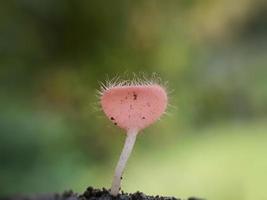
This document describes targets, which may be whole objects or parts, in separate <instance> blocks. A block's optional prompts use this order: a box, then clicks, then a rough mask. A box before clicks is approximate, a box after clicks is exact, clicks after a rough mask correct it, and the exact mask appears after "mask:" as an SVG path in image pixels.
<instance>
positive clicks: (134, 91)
mask: <svg viewBox="0 0 267 200" xmlns="http://www.w3.org/2000/svg"><path fill="white" fill-rule="evenodd" d="M100 101H101V106H102V109H103V111H104V113H105V114H106V116H107V117H108V118H109V119H110V120H111V121H112V122H113V124H115V125H116V126H118V127H120V128H122V129H124V130H125V131H126V134H127V137H126V140H125V144H124V147H123V150H122V153H121V155H120V158H119V161H118V164H117V166H116V169H115V175H114V178H113V182H112V186H111V194H112V195H113V196H116V195H117V194H118V193H119V190H120V185H121V178H122V174H123V171H124V168H125V165H126V163H127V160H128V158H129V156H130V154H131V152H132V149H133V146H134V143H135V140H136V136H137V134H138V132H139V131H140V130H142V129H144V128H146V127H148V126H149V125H151V124H153V123H154V122H155V121H157V120H158V119H159V118H160V116H161V115H162V114H163V113H164V111H165V109H166V107H167V104H168V97H167V93H166V91H165V89H164V88H163V87H162V86H160V85H159V84H157V83H144V84H142V83H133V82H130V83H128V82H127V81H126V82H123V83H120V84H110V85H109V86H104V87H103V88H102V92H101V97H100Z"/></svg>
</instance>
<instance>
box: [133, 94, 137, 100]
mask: <svg viewBox="0 0 267 200" xmlns="http://www.w3.org/2000/svg"><path fill="white" fill-rule="evenodd" d="M133 97H134V100H136V99H137V94H136V93H135V92H134V93H133Z"/></svg>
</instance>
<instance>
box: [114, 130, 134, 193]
mask: <svg viewBox="0 0 267 200" xmlns="http://www.w3.org/2000/svg"><path fill="white" fill-rule="evenodd" d="M137 133H138V131H137V130H129V131H128V132H127V137H126V140H125V143H124V147H123V150H122V152H121V155H120V159H119V162H118V164H117V166H116V169H115V175H114V177H113V182H112V186H111V192H110V193H111V195H113V196H116V195H117V194H118V193H119V191H120V187H121V178H122V174H123V171H124V168H125V165H126V163H127V160H128V158H129V157H130V155H131V152H132V150H133V146H134V143H135V139H136V135H137Z"/></svg>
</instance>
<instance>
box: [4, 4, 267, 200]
mask: <svg viewBox="0 0 267 200" xmlns="http://www.w3.org/2000/svg"><path fill="white" fill-rule="evenodd" d="M266 19H267V4H266V2H265V1H263V0H254V1H249V0H238V1H236V2H232V1H223V0H218V1H210V0H204V1H192V0H181V1H152V0H148V1H135V2H133V1H127V0H126V1H122V0H117V1H110V2H108V1H103V0H99V1H73V0H64V1H63V0H58V1H52V0H46V1H40V0H10V1H2V2H1V3H0V109H1V115H0V141H1V145H0V194H1V195H7V194H13V193H33V192H51V191H60V190H64V189H68V188H73V189H76V190H77V191H82V190H83V189H84V188H85V187H86V186H88V185H97V186H99V187H102V186H106V187H109V182H110V179H111V177H112V172H113V168H114V165H115V162H116V161H117V156H118V154H119V151H120V148H121V145H122V142H123V139H124V135H123V134H117V132H122V131H119V130H117V129H116V128H114V127H113V126H112V124H111V123H109V122H108V120H106V119H105V117H104V116H103V114H102V113H101V111H100V110H99V107H98V104H97V101H98V99H97V97H96V90H97V89H98V88H99V81H101V82H103V81H105V80H106V79H107V76H109V77H113V76H116V75H123V74H125V73H126V74H128V76H131V74H132V73H133V72H134V73H139V72H141V73H145V74H147V76H150V74H152V73H153V72H156V73H157V74H159V76H160V77H162V79H163V81H168V82H169V84H168V87H169V90H170V107H169V111H168V113H169V114H170V116H166V117H164V118H163V120H161V121H160V122H159V123H157V124H156V125H154V126H152V127H151V128H149V129H148V130H145V131H144V132H146V134H144V135H143V134H142V135H141V136H140V139H139V140H138V144H137V147H136V153H135V156H136V157H137V158H136V159H135V158H133V160H135V163H133V161H132V162H131V161H130V163H129V168H130V171H131V173H130V172H126V176H127V177H129V178H125V180H124V183H123V184H124V186H123V187H124V188H128V189H129V190H133V191H134V190H136V189H139V190H142V191H144V192H152V193H154V194H156V193H157V192H161V193H164V194H166V195H168V194H173V195H177V196H179V194H182V195H199V196H203V197H210V199H228V200H229V199H252V196H253V192H255V193H257V194H258V197H259V198H266V196H262V195H264V193H261V192H262V191H263V190H264V189H263V187H262V185H264V183H263V182H262V181H260V179H261V178H262V177H261V176H260V174H259V173H257V174H256V175H255V173H256V172H257V170H258V166H257V165H256V164H254V165H251V167H248V170H246V169H243V166H244V165H246V166H248V165H250V164H251V163H254V156H253V155H254V154H255V156H256V157H255V162H256V163H257V164H258V165H259V166H261V167H260V169H263V168H262V166H266V163H267V162H266V160H265V161H264V159H263V157H264V155H265V154H266V153H267V149H266V148H264V146H263V145H265V143H264V141H266V132H267V131H266V130H267V126H266V125H265V123H266V117H267V79H266V77H267V67H266V66H267V57H266V55H267V20H266ZM246 123H248V124H250V125H249V126H248V125H247V124H246ZM222 124H223V125H222ZM228 124H231V125H228ZM235 124H238V127H239V128H238V129H236V130H235V131H233V133H234V134H237V136H236V138H233V136H232V135H231V134H229V133H228V132H229V130H230V132H231V129H232V127H233V126H235ZM240 124H241V125H240ZM262 124H263V125H262ZM209 127H212V128H210V129H211V130H212V134H211V133H209V132H210V131H207V132H208V134H206V131H205V130H206V129H207V130H209ZM200 129H201V130H202V129H203V130H204V131H199V130H200ZM254 130H260V132H261V133H262V134H261V136H259V137H256V136H254ZM243 134H246V135H244V137H243ZM186 135H188V136H186ZM218 138H222V141H221V139H218ZM192 140H194V142H193V144H192V145H191V141H192ZM214 140H216V141H215V142H214ZM250 140H253V142H254V143H253V144H252V145H254V146H253V147H251V146H250ZM228 141H229V143H228ZM257 144H259V145H262V146H261V147H262V148H261V149H258V147H257ZM177 145H178V147H177ZM188 145H189V146H188ZM229 145H234V149H231V148H230V147H229ZM224 146H225V147H226V151H225V152H224V151H223V147H224ZM265 146H266V145H265ZM228 147H229V148H230V149H228ZM203 148H204V150H203V151H202V153H198V151H199V150H200V149H203ZM218 148H219V150H220V152H219V153H218V154H217V153H216V151H215V150H216V149H218ZM247 148H248V149H247ZM161 149H162V150H161ZM244 149H246V151H245V152H243V150H244ZM250 150H251V151H250ZM211 152H212V153H211ZM233 152H234V154H233V155H232V157H231V159H228V158H227V159H224V158H225V157H224V156H226V157H227V155H228V154H232V153H233ZM206 153H207V154H206ZM244 154H246V155H247V154H249V155H250V157H249V158H248V159H249V160H250V162H245V161H244V160H245V159H246V158H243V159H241V161H240V163H239V158H241V157H242V156H243V155H244ZM153 156H155V158H154V159H159V160H164V163H166V164H165V165H164V163H162V162H160V164H156V166H154V165H153V167H151V169H150V168H149V167H148V166H149V162H150V160H151V159H152V157H153ZM202 156H204V158H205V159H204V160H202V159H201V157H202ZM178 157H179V158H178ZM185 157H186V158H185ZM176 158H177V159H176ZM216 158H218V159H219V158H221V159H222V160H221V161H220V162H218V163H216V162H213V160H214V159H215V161H216ZM146 159H147V160H146ZM183 159H185V162H183ZM261 159H262V162H261ZM186 160H187V161H186ZM143 162H145V163H144V164H146V165H145V166H144V167H143ZM155 162H156V161H155ZM181 162H182V163H183V165H182V166H181V167H180V165H179V164H180V163H181ZM231 163H233V165H231ZM154 164H155V163H154ZM224 164H227V166H229V167H228V168H227V170H229V171H231V172H228V171H227V170H220V169H221V168H224V167H223V165H224ZM219 165H220V166H219ZM133 166H135V167H136V170H135V168H133ZM151 166H152V164H151ZM152 168H153V169H152ZM239 168H240V169H242V170H240V171H239ZM210 169H211V170H212V169H213V170H215V171H213V172H212V173H208V171H209V170H210ZM150 170H151V171H150ZM166 170H168V171H171V172H172V174H177V175H176V176H175V177H177V178H175V179H174V181H169V180H167V179H166V177H167V176H164V175H159V174H161V173H162V174H164V173H165V171H166ZM190 170H191V171H190ZM216 170H218V171H216ZM176 171H177V172H176ZM183 172H187V173H184V174H183ZM189 172H190V173H189ZM259 172H262V173H264V170H263V171H262V170H259ZM137 173H138V174H137ZM218 173H219V174H221V176H222V177H223V176H224V175H225V178H219V179H217V178H216V175H218ZM144 174H146V175H147V176H144V177H143V178H142V176H140V175H144ZM228 174H229V175H228ZM178 175H179V176H178ZM226 175H228V176H226ZM254 175H255V176H254ZM131 177H132V178H131ZM137 177H140V181H135V178H137ZM251 177H252V178H251ZM154 178H155V179H157V180H158V181H156V182H151V181H150V180H152V179H154ZM196 178H198V180H196ZM233 180H234V181H233ZM235 180H237V181H236V182H235ZM243 180H245V181H244V182H243ZM149 181H150V182H149ZM212 181H214V183H213V182H212ZM250 181H251V182H253V183H255V185H253V184H252V183H251V182H250ZM204 183H207V184H204ZM229 183H231V184H229ZM261 184H262V185H261ZM215 185H216V186H215ZM231 185H232V186H233V188H236V189H233V188H231ZM200 186H201V187H200ZM214 187H216V188H214ZM196 188H201V189H198V190H195V189H196ZM211 189H214V192H213V193H212V192H209V191H211ZM262 189H263V190H262ZM248 191H249V192H248ZM212 197H215V198H212Z"/></svg>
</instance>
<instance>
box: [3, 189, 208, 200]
mask: <svg viewBox="0 0 267 200" xmlns="http://www.w3.org/2000/svg"><path fill="white" fill-rule="evenodd" d="M0 200H204V199H200V198H196V197H190V198H188V199H179V198H175V197H163V196H158V195H157V196H148V195H145V194H144V193H142V192H135V193H133V194H128V193H124V192H121V193H120V194H119V195H118V196H116V197H114V196H111V195H110V194H109V191H108V190H107V189H105V188H103V189H102V190H100V189H94V188H93V187H88V188H87V190H86V191H85V192H84V193H83V194H81V195H79V194H77V193H73V192H72V191H71V190H70V191H66V192H64V193H62V194H57V193H55V194H43V195H35V196H12V197H6V198H0Z"/></svg>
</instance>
